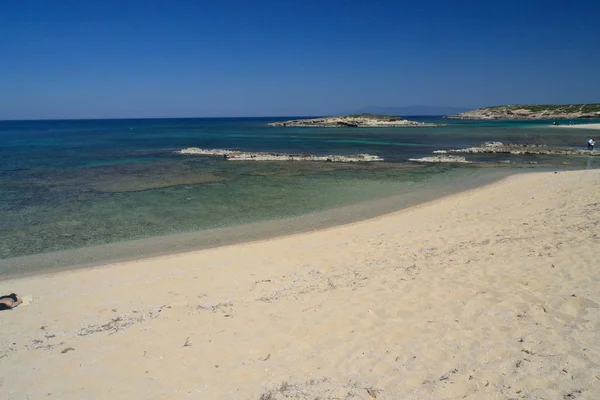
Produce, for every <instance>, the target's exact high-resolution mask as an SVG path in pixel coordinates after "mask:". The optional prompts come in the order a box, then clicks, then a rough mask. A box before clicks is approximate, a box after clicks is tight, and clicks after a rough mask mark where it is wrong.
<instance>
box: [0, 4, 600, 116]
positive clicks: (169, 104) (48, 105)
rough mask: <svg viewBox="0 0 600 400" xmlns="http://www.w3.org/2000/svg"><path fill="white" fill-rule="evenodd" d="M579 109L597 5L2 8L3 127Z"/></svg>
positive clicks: (588, 84) (597, 86)
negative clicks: (513, 107) (395, 110)
mask: <svg viewBox="0 0 600 400" xmlns="http://www.w3.org/2000/svg"><path fill="white" fill-rule="evenodd" d="M589 102H600V1H598V0H585V1H584V0H570V1H566V0H561V1H555V0H519V1H513V0H503V1H493V2H490V1H481V0H478V1H466V0H465V1H461V0H437V1H433V0H411V1H378V0H370V1H362V0H339V1H338V0H320V1H313V0H296V1H292V0H272V1H262V0H246V1H244V0H237V1H233V0H221V1H210V2H209V1H202V0H196V1H177V0H170V1H167V0H161V1H157V0H138V1H130V0H102V1H91V0H90V1H86V0H78V1H75V0H73V1H67V0H62V1H61V0H54V1H51V0H38V1H33V0H2V1H0V119H31V118H91V117H99V118H106V117H203V116H276V115H290V116H291V115H323V114H332V113H341V112H350V111H353V110H357V109H360V108H363V107H365V106H406V105H414V104H424V105H444V106H465V107H479V106H486V105H496V104H506V103H511V104H515V103H589Z"/></svg>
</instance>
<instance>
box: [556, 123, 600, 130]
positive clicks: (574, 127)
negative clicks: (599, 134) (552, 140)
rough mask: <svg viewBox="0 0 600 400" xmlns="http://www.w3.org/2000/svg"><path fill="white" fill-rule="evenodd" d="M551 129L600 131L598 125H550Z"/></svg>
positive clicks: (599, 125)
mask: <svg viewBox="0 0 600 400" xmlns="http://www.w3.org/2000/svg"><path fill="white" fill-rule="evenodd" d="M550 126H551V127H553V128H572V129H600V124H576V125H567V124H565V125H550Z"/></svg>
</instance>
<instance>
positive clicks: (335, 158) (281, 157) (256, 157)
mask: <svg viewBox="0 0 600 400" xmlns="http://www.w3.org/2000/svg"><path fill="white" fill-rule="evenodd" d="M178 153H179V154H184V155H202V156H222V157H223V158H224V159H226V160H231V161H325V162H372V161H383V158H381V157H379V156H376V155H371V154H357V155H352V156H339V155H327V156H316V155H313V154H285V153H263V152H246V151H238V150H223V149H210V150H209V149H200V148H198V147H189V148H187V149H183V150H181V151H179V152H178Z"/></svg>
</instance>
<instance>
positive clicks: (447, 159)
mask: <svg viewBox="0 0 600 400" xmlns="http://www.w3.org/2000/svg"><path fill="white" fill-rule="evenodd" d="M408 161H413V162H422V163H460V164H470V163H471V161H467V160H466V159H465V158H464V157H460V156H433V157H423V158H409V159H408Z"/></svg>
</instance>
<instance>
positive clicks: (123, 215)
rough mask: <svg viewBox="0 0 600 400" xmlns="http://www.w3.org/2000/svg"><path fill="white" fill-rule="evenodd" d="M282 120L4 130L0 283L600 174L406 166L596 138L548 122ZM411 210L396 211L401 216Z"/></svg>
mask: <svg viewBox="0 0 600 400" xmlns="http://www.w3.org/2000/svg"><path fill="white" fill-rule="evenodd" d="M285 119H289V118H223V119H139V120H135V119H130V120H67V121H0V215H1V216H2V218H1V219H0V274H2V273H5V272H6V268H8V267H6V266H7V265H9V264H10V263H8V262H5V263H4V266H3V260H4V261H7V260H12V259H15V257H22V256H29V255H36V254H37V255H40V254H42V255H43V254H47V253H48V252H56V251H65V250H70V249H80V248H87V247H89V246H95V245H101V244H109V243H120V242H124V241H128V240H132V239H143V238H156V237H162V236H164V235H173V234H180V233H185V232H209V230H210V229H214V228H224V227H235V226H240V225H242V224H248V223H256V222H260V221H270V220H278V219H285V218H289V217H295V216H299V215H306V214H310V213H314V212H320V211H323V210H330V209H336V208H339V207H343V206H348V205H352V204H357V203H364V202H368V201H373V200H376V199H381V198H387V197H390V196H398V195H403V194H404V195H405V194H407V193H414V192H418V191H424V190H429V189H432V188H433V189H435V188H439V190H440V192H441V191H442V189H443V188H448V187H458V186H460V185H458V183H462V184H464V183H465V181H472V182H473V184H476V183H477V182H479V180H481V179H483V180H485V179H484V178H485V176H486V175H488V176H491V175H490V173H491V172H490V171H492V170H494V171H498V170H502V171H506V173H509V172H508V171H511V172H512V171H514V170H522V169H531V168H597V167H598V166H599V162H600V160H598V159H599V158H600V157H578V158H569V159H566V160H565V159H556V158H539V157H529V158H523V157H511V161H513V163H512V164H502V163H497V162H498V161H500V160H501V159H502V160H505V159H507V158H509V157H495V156H479V157H477V158H475V160H476V161H482V162H485V164H482V165H476V166H464V165H463V166H461V165H456V166H451V165H421V164H414V163H408V162H406V160H407V159H408V158H413V157H423V156H428V155H431V152H432V151H433V150H437V149H448V148H457V147H468V146H473V145H477V144H479V143H481V142H484V141H488V140H494V141H504V142H527V143H540V144H547V145H561V146H572V147H578V148H583V146H584V145H585V141H586V140H587V137H588V135H593V134H594V132H593V131H592V132H590V131H585V130H575V129H574V130H570V129H553V128H550V127H549V126H548V125H550V124H551V121H542V122H534V123H532V122H496V121H492V122H465V121H453V120H442V119H440V118H432V117H415V118H412V119H416V120H421V121H426V122H440V123H446V124H448V126H446V127H435V128H290V127H288V128H273V127H268V126H267V125H266V124H267V123H268V122H272V121H277V120H285ZM186 147H201V148H224V149H238V150H246V151H270V152H285V153H311V154H341V155H350V154H358V153H369V154H376V155H379V156H381V157H383V158H384V159H385V160H386V161H385V162H383V163H372V164H334V163H302V162H282V163H276V162H266V163H257V162H239V161H235V162H234V161H229V162H228V161H224V160H223V159H221V158H218V157H197V156H181V155H178V154H176V153H175V151H176V150H180V149H182V148H186ZM531 161H535V162H537V164H530V163H529V162H531ZM565 162H567V163H568V164H563V163H565ZM494 173H495V172H494ZM482 182H483V181H482ZM399 198H400V197H399ZM403 206H404V204H402V201H400V200H399V201H398V203H397V208H402V207H403ZM249 239H251V237H249ZM107 257H108V258H109V255H107ZM41 259H43V257H42V258H41ZM70 262H71V263H77V260H74V261H73V259H71V261H70ZM13 264H14V263H13ZM13 264H10V265H13ZM3 268H4V269H3ZM36 268H44V266H43V265H39V266H37V267H36ZM13 272H15V271H13ZM17 272H18V271H17Z"/></svg>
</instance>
